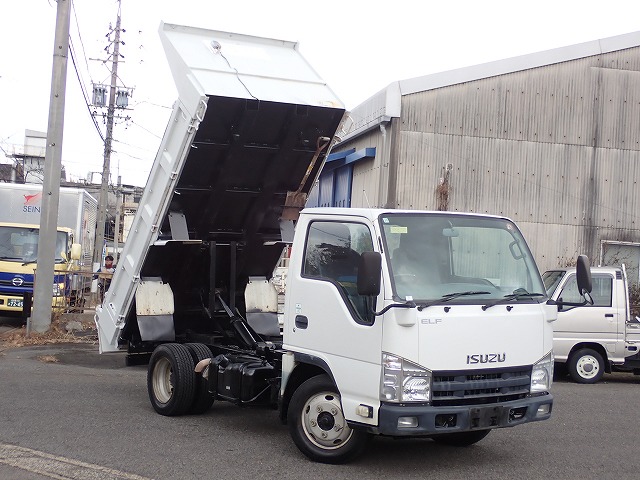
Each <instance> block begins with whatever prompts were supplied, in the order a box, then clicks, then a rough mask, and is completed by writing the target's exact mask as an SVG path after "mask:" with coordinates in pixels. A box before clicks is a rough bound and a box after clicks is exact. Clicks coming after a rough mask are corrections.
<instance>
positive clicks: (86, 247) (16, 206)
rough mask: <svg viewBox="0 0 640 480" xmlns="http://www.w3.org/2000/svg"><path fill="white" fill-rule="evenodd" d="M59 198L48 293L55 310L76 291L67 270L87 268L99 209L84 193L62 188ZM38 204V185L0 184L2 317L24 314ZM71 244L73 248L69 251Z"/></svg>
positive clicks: (33, 261)
mask: <svg viewBox="0 0 640 480" xmlns="http://www.w3.org/2000/svg"><path fill="white" fill-rule="evenodd" d="M59 198H60V200H59V208H58V224H57V225H58V231H57V235H56V252H55V277H54V283H53V289H52V304H53V306H54V307H55V308H56V310H58V309H61V308H62V307H63V306H64V305H65V303H66V300H65V296H67V297H68V296H71V295H72V293H73V292H72V290H73V289H74V288H75V287H76V285H73V283H75V282H74V281H73V280H74V279H73V278H71V277H70V276H69V275H68V272H69V270H70V269H71V268H72V267H73V268H75V267H79V266H82V265H87V266H88V265H90V262H91V254H92V252H93V242H94V236H95V229H96V212H97V205H98V204H97V201H96V199H95V198H93V197H92V196H91V195H90V194H89V193H88V192H87V191H86V190H83V189H77V188H64V187H63V188H61V189H60V197H59ZM41 205H42V185H37V184H17V183H0V314H2V315H12V314H13V315H16V314H23V301H24V297H25V295H28V294H32V293H33V283H34V270H35V267H36V263H37V258H38V236H39V231H40V210H41ZM74 244H76V245H77V248H75V249H72V245H74ZM72 250H74V254H73V256H74V258H72ZM76 260H77V261H78V262H79V265H78V262H76ZM83 262H84V263H83Z"/></svg>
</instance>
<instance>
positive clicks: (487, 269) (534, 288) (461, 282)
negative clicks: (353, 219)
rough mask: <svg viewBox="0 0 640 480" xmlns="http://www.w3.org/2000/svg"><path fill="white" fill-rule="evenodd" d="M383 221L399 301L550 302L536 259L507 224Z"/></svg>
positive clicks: (452, 219)
mask: <svg viewBox="0 0 640 480" xmlns="http://www.w3.org/2000/svg"><path fill="white" fill-rule="evenodd" d="M380 221H381V227H382V231H383V242H384V246H385V252H386V255H387V261H388V264H389V265H390V270H391V271H390V275H391V280H392V285H393V289H394V296H395V297H396V299H400V300H402V299H406V298H407V297H412V298H413V300H415V301H423V302H429V303H431V302H433V303H438V302H439V301H441V300H442V299H446V301H449V303H456V302H457V303H483V304H485V303H487V300H492V299H493V300H500V299H505V297H507V298H509V297H512V298H516V297H515V294H517V298H516V301H519V302H520V301H524V302H541V301H543V300H546V294H545V290H544V286H543V284H542V280H541V278H540V273H539V272H538V268H537V266H536V264H535V261H534V260H533V256H532V255H531V252H530V251H529V248H528V247H527V244H526V242H525V241H524V238H523V237H522V235H521V234H520V231H519V230H518V229H517V228H516V226H515V225H514V224H513V223H511V222H510V221H508V220H505V219H500V218H491V217H476V216H463V215H447V214H436V213H430V214H425V213H415V214H412V213H398V214H385V215H383V216H382V217H381V220H380ZM470 292H472V293H473V294H472V295H471V294H469V293H470ZM523 292H526V295H524V294H523ZM451 297H453V298H455V300H452V298H451Z"/></svg>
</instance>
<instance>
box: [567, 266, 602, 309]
mask: <svg viewBox="0 0 640 480" xmlns="http://www.w3.org/2000/svg"><path fill="white" fill-rule="evenodd" d="M592 286H593V289H592V290H591V297H592V298H593V306H594V307H610V306H611V291H612V287H613V278H611V276H609V275H598V274H594V275H593V279H592ZM560 298H562V300H564V301H565V302H575V303H579V302H582V300H583V299H582V296H581V295H580V292H578V281H577V279H576V276H575V275H572V276H571V278H569V280H568V281H567V283H566V284H565V286H564V288H563V289H562V292H561V293H560ZM586 306H588V305H586ZM567 308H571V307H567Z"/></svg>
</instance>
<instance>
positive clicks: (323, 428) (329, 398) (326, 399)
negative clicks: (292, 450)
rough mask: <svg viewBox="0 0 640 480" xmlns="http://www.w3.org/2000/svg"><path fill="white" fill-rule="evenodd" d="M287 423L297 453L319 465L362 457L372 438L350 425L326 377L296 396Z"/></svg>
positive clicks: (308, 384) (312, 381)
mask: <svg viewBox="0 0 640 480" xmlns="http://www.w3.org/2000/svg"><path fill="white" fill-rule="evenodd" d="M287 423H288V424H289V432H290V434H291V438H292V439H293V442H294V443H295V444H296V446H297V447H298V449H299V450H300V451H301V452H302V453H303V454H305V455H306V456H307V457H308V458H310V459H311V460H313V461H316V462H320V463H333V464H336V463H345V462H347V461H349V460H351V459H353V458H355V457H356V456H358V455H359V454H361V453H362V452H363V451H364V449H365V447H366V445H367V443H368V440H369V438H370V435H369V434H368V433H366V432H364V431H361V430H353V429H351V428H350V427H349V426H348V425H347V422H346V420H345V418H344V414H343V412H342V404H341V402H340V395H339V394H338V393H337V388H336V387H335V385H334V384H333V382H332V381H331V380H330V379H329V377H327V376H326V375H319V376H316V377H312V378H310V379H309V380H307V381H305V382H304V383H303V384H302V385H300V386H299V387H298V389H297V390H296V391H295V392H294V393H293V396H292V397H291V402H290V404H289V409H288V411H287Z"/></svg>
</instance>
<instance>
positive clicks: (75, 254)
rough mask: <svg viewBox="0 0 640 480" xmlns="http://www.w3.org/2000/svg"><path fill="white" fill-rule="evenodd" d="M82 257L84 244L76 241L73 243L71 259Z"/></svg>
mask: <svg viewBox="0 0 640 480" xmlns="http://www.w3.org/2000/svg"><path fill="white" fill-rule="evenodd" d="M81 258H82V245H80V244H79V243H74V244H72V245H71V260H80V259H81Z"/></svg>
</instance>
